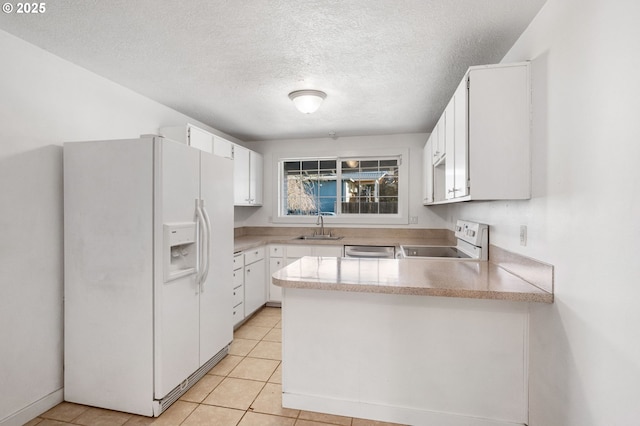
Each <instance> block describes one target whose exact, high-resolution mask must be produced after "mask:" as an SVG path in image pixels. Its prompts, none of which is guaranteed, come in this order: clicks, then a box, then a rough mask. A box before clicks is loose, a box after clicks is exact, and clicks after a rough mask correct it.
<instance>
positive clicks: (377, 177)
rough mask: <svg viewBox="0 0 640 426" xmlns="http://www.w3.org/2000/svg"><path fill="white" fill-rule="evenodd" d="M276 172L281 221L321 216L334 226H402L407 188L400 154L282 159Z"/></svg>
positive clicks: (297, 220)
mask: <svg viewBox="0 0 640 426" xmlns="http://www.w3.org/2000/svg"><path fill="white" fill-rule="evenodd" d="M278 169H279V180H278V181H279V191H278V193H279V203H278V218H279V219H285V220H283V221H293V222H299V221H304V219H302V218H305V217H306V218H308V217H309V216H314V217H315V216H317V215H322V216H324V217H325V219H327V220H329V221H330V222H331V221H332V222H336V223H341V222H347V223H348V222H351V223H353V222H355V221H361V222H365V223H398V220H401V222H400V223H402V220H403V219H402V212H403V211H406V208H405V207H404V205H406V186H407V185H406V184H407V182H406V180H407V177H406V174H407V172H406V170H405V168H404V167H403V165H402V155H391V156H381V157H364V156H344V157H328V158H327V157H325V158H281V159H280V161H279V162H278ZM286 219H290V220H286ZM307 222H308V219H307Z"/></svg>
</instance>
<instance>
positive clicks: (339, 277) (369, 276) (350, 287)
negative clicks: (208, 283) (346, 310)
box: [273, 257, 553, 303]
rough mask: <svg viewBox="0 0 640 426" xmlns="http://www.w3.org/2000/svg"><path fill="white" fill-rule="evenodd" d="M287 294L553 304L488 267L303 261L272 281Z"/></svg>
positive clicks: (535, 290)
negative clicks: (356, 294)
mask: <svg viewBox="0 0 640 426" xmlns="http://www.w3.org/2000/svg"><path fill="white" fill-rule="evenodd" d="M273 283H274V284H275V285H278V286H280V287H285V288H305V289H317V290H334V291H351V292H365V293H383V294H408V295H418V296H443V297H465V298H473V299H497V300H511V301H521V302H541V303H553V293H549V292H546V291H544V290H541V289H540V288H538V287H536V286H534V285H533V284H531V283H529V282H527V281H525V280H524V279H522V278H520V277H518V276H516V275H514V274H512V273H510V272H509V271H507V270H506V269H503V268H501V267H500V266H498V265H496V264H493V263H491V262H487V261H475V260H472V261H470V260H465V261H459V260H458V261H456V260H448V259H445V260H440V259H356V258H334V257H303V258H302V259H300V260H298V261H296V262H294V263H292V264H291V265H289V266H287V267H285V268H283V269H281V270H279V271H277V272H276V273H275V274H274V275H273Z"/></svg>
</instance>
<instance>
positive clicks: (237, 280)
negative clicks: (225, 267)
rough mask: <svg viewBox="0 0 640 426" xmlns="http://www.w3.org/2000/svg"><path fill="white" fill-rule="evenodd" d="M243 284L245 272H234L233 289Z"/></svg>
mask: <svg viewBox="0 0 640 426" xmlns="http://www.w3.org/2000/svg"><path fill="white" fill-rule="evenodd" d="M243 284H244V271H243V270H242V269H238V270H236V271H233V288H237V287H240V286H241V285H243Z"/></svg>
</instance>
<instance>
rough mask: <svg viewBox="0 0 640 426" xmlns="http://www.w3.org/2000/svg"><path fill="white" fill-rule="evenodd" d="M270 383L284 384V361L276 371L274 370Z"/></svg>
mask: <svg viewBox="0 0 640 426" xmlns="http://www.w3.org/2000/svg"><path fill="white" fill-rule="evenodd" d="M269 383H278V384H282V363H280V365H278V368H276V371H274V372H273V374H272V375H271V377H269Z"/></svg>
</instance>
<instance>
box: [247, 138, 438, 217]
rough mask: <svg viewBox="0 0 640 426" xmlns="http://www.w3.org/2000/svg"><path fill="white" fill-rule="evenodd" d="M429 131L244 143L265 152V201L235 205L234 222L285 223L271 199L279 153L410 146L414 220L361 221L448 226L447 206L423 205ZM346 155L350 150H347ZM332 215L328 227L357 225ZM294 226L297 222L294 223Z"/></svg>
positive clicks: (332, 152)
mask: <svg viewBox="0 0 640 426" xmlns="http://www.w3.org/2000/svg"><path fill="white" fill-rule="evenodd" d="M428 137H429V134H428V133H415V134H401V135H376V136H354V137H341V138H338V139H336V140H333V139H331V138H322V139H288V140H271V141H261V142H250V143H246V144H244V145H246V146H248V147H249V148H250V149H253V150H254V151H257V152H260V153H262V154H263V155H264V176H265V180H264V205H263V207H262V208H255V207H236V209H235V213H236V226H287V225H286V224H281V223H272V217H273V216H274V211H275V210H274V205H273V201H275V200H276V194H275V193H274V191H275V189H276V188H277V185H276V184H275V181H274V180H275V178H276V177H277V174H276V170H274V165H275V164H274V162H276V161H277V159H278V157H279V156H281V155H286V156H291V157H296V156H300V157H304V156H320V155H335V154H336V153H341V154H345V153H350V154H353V155H367V153H372V152H375V150H383V149H384V150H388V149H389V148H398V149H408V150H409V160H410V164H409V216H417V217H418V223H417V224H411V225H409V224H403V225H380V224H378V225H373V224H372V225H363V226H366V227H400V228H408V227H415V228H447V227H449V225H448V221H450V218H449V217H448V211H449V209H448V208H447V207H446V206H440V207H435V208H432V209H426V208H425V207H424V206H423V205H422V184H421V182H422V147H423V146H424V144H425V142H426V140H427V138H428ZM346 155H349V154H346ZM330 222H331V219H330V218H329V219H328V220H327V223H328V224H329V226H330V227H332V228H335V227H340V226H347V227H356V226H357V225H352V224H342V225H339V224H337V225H334V224H331V223H330ZM314 223H315V218H309V224H311V225H313V224H314ZM294 226H300V224H298V225H294Z"/></svg>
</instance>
